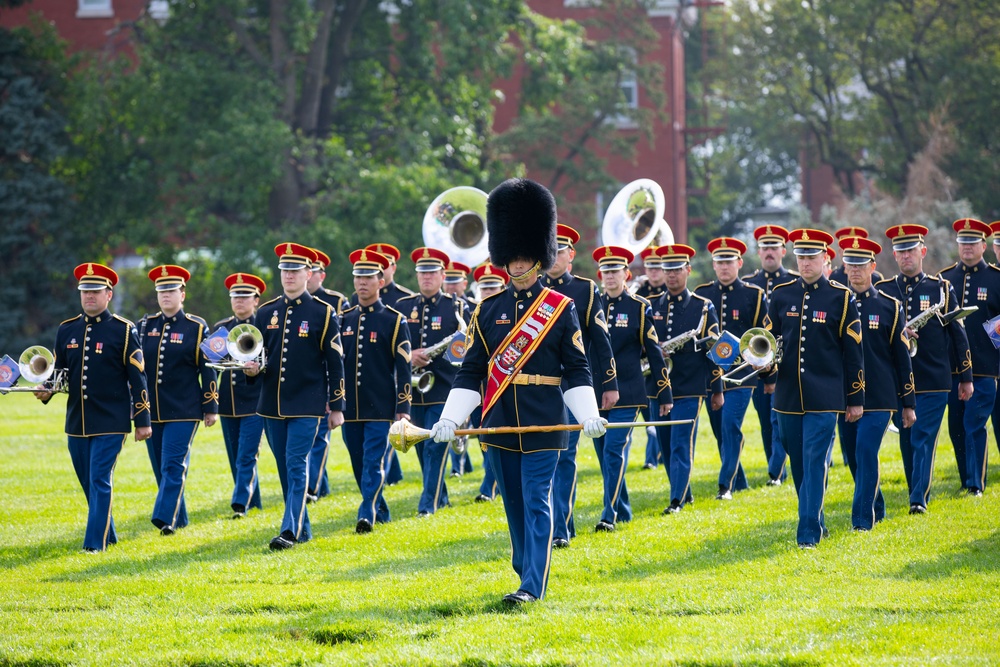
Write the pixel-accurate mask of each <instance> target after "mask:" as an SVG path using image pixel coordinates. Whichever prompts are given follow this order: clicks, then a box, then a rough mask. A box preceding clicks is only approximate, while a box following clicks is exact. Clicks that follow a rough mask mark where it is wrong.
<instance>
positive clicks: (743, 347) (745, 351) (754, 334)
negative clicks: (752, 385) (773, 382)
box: [722, 327, 781, 386]
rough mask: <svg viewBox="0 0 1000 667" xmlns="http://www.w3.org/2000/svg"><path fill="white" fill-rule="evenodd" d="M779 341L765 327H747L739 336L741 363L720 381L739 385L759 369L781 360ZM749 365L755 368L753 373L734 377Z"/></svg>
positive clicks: (755, 375)
mask: <svg viewBox="0 0 1000 667" xmlns="http://www.w3.org/2000/svg"><path fill="white" fill-rule="evenodd" d="M780 341H781V339H780V338H775V337H774V335H773V334H772V333H771V332H770V331H768V330H767V329H762V328H760V327H753V328H751V329H747V330H746V332H745V333H744V334H743V336H742V337H741V338H740V356H741V357H742V358H743V363H742V364H740V365H739V366H737V367H736V368H733V369H731V370H730V371H729V372H728V373H726V374H725V375H723V376H722V381H723V382H729V383H731V384H735V385H736V386H740V385H742V384H743V383H744V382H746V381H747V380H749V379H750V378H754V377H757V374H758V373H759V372H760V370H759V369H761V368H766V367H767V366H770V365H771V364H773V363H778V362H779V361H781V344H780ZM751 367H752V368H754V369H755V370H754V372H753V373H750V374H749V375H747V376H746V377H742V378H737V377H736V376H737V375H739V374H740V373H741V372H742V371H744V370H746V369H747V368H751Z"/></svg>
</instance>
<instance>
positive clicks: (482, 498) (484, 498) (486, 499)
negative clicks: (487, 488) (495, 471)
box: [476, 493, 493, 503]
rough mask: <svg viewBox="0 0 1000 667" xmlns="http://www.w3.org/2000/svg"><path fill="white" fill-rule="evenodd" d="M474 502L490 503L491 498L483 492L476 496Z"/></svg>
mask: <svg viewBox="0 0 1000 667" xmlns="http://www.w3.org/2000/svg"><path fill="white" fill-rule="evenodd" d="M476 502H477V503H492V502H493V499H492V498H490V497H489V496H488V495H486V494H485V493H480V494H479V495H478V496H476Z"/></svg>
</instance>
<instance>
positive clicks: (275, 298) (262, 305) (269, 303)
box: [257, 296, 281, 310]
mask: <svg viewBox="0 0 1000 667" xmlns="http://www.w3.org/2000/svg"><path fill="white" fill-rule="evenodd" d="M280 298H281V297H280V296H276V297H274V298H273V299H271V300H270V301H267V302H265V303H262V304H261V305H260V308H258V309H257V310H260V309H261V308H263V307H264V306H270V305H271V304H272V303H274V302H275V301H277V300H278V299H280Z"/></svg>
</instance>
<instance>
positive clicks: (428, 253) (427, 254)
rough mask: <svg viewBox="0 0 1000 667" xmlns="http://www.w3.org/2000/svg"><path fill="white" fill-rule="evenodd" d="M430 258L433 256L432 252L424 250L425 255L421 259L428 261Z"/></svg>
mask: <svg viewBox="0 0 1000 667" xmlns="http://www.w3.org/2000/svg"><path fill="white" fill-rule="evenodd" d="M430 256H431V252H430V250H428V249H427V248H424V254H423V255H421V257H423V258H424V259H427V258H428V257H430Z"/></svg>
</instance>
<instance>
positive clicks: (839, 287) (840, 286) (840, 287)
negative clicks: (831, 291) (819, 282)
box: [827, 280, 852, 292]
mask: <svg viewBox="0 0 1000 667" xmlns="http://www.w3.org/2000/svg"><path fill="white" fill-rule="evenodd" d="M827 282H829V283H830V284H831V285H832V286H834V287H836V288H837V289H842V290H844V291H845V292H850V291H852V290H851V288H850V287H848V286H847V285H844V284H843V283H838V282H837V281H836V280H829V281H827Z"/></svg>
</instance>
